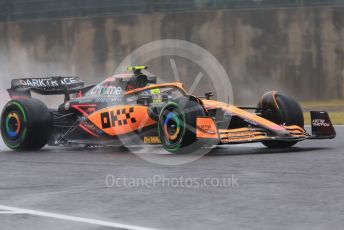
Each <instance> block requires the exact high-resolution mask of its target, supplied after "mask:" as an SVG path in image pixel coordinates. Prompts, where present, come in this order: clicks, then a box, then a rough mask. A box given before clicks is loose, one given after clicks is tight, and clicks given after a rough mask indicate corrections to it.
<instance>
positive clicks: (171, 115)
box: [158, 97, 206, 154]
mask: <svg viewBox="0 0 344 230" xmlns="http://www.w3.org/2000/svg"><path fill="white" fill-rule="evenodd" d="M204 116H206V112H205V110H204V108H203V106H202V105H200V104H199V103H198V102H197V101H196V100H192V99H190V98H189V97H183V98H182V99H181V100H179V101H178V102H169V103H167V104H166V105H165V106H164V107H163V108H162V110H161V112H160V115H159V120H158V133H159V138H160V140H161V143H162V145H163V147H164V149H165V150H167V151H168V152H170V153H174V154H191V153H195V152H196V151H198V150H200V149H201V148H202V147H203V146H204V145H205V143H203V142H202V141H199V140H197V138H196V119H197V117H204Z"/></svg>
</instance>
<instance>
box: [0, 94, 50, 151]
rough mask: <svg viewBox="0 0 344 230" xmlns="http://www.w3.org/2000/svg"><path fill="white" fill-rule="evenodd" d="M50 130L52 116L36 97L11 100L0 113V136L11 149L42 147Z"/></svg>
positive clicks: (24, 149)
mask: <svg viewBox="0 0 344 230" xmlns="http://www.w3.org/2000/svg"><path fill="white" fill-rule="evenodd" d="M51 132H52V116H51V114H50V112H49V110H48V108H47V106H46V105H45V104H44V103H43V102H41V101H39V100H37V99H32V98H30V99H23V100H12V101H10V102H8V103H7V104H6V105H5V107H4V109H3V111H2V114H1V136H2V139H3V141H4V143H5V144H6V146H7V147H9V148H10V149H13V150H23V151H29V150H38V149H41V148H43V147H44V146H45V145H46V144H47V142H48V140H49V138H50V136H51Z"/></svg>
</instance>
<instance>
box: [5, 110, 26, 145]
mask: <svg viewBox="0 0 344 230" xmlns="http://www.w3.org/2000/svg"><path fill="white" fill-rule="evenodd" d="M21 130H22V121H21V118H20V115H19V114H18V113H17V112H16V111H10V112H9V113H8V114H7V116H6V119H5V131H6V132H5V133H6V136H7V138H9V139H10V140H17V139H18V138H19V137H20V133H21Z"/></svg>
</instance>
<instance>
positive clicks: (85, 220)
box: [0, 205, 156, 230]
mask: <svg viewBox="0 0 344 230" xmlns="http://www.w3.org/2000/svg"><path fill="white" fill-rule="evenodd" d="M0 209H1V210H4V211H6V212H8V213H10V212H12V213H13V214H14V213H17V214H18V213H20V214H28V215H33V216H42V217H49V218H54V219H60V220H68V221H74V222H79V223H86V224H93V225H98V226H103V227H113V228H120V229H127V230H156V229H153V228H145V227H140V226H134V225H128V224H120V223H115V222H108V221H102V220H96V219H89V218H83V217H77V216H68V215H63V214H57V213H51V212H42V211H36V210H31V209H23V208H16V207H10V206H5V205H0Z"/></svg>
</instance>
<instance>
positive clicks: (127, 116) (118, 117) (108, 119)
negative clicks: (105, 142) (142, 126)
mask: <svg viewBox="0 0 344 230" xmlns="http://www.w3.org/2000/svg"><path fill="white" fill-rule="evenodd" d="M132 113H134V107H130V108H129V110H126V108H122V109H117V110H116V111H110V112H104V113H101V114H100V116H101V122H102V127H103V129H108V128H111V127H116V126H122V125H127V124H128V123H129V122H131V123H132V124H134V123H136V119H135V117H131V114H132Z"/></svg>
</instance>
